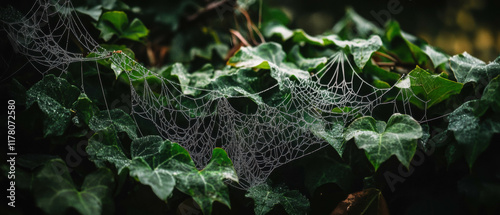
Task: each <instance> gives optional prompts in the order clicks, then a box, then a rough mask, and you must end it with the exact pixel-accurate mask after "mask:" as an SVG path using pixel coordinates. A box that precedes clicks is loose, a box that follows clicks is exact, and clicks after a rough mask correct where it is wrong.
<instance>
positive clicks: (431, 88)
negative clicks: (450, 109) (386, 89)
mask: <svg viewBox="0 0 500 215" xmlns="http://www.w3.org/2000/svg"><path fill="white" fill-rule="evenodd" d="M407 82H410V83H409V84H408V83H407ZM396 87H398V88H401V89H403V90H409V89H411V91H410V92H409V93H408V95H414V96H413V97H412V98H410V102H411V103H412V104H414V105H416V106H417V107H418V108H420V109H425V108H430V107H432V106H433V105H435V104H437V103H439V102H442V101H444V100H446V99H447V98H449V97H450V96H451V95H456V94H459V93H460V91H461V90H462V87H463V84H461V83H457V82H454V81H450V80H448V79H446V78H442V77H441V76H440V75H432V74H430V73H429V72H427V71H425V70H423V69H421V68H420V67H418V66H417V68H415V69H414V70H412V71H411V72H410V73H409V74H408V76H407V77H406V78H405V79H403V80H401V81H400V82H399V83H398V84H396ZM415 96H416V97H415ZM426 104H427V105H426Z"/></svg>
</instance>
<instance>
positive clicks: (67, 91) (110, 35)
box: [2, 0, 500, 214]
mask: <svg viewBox="0 0 500 215" xmlns="http://www.w3.org/2000/svg"><path fill="white" fill-rule="evenodd" d="M228 2H229V3H227V4H228V5H230V6H231V8H232V9H233V10H230V11H229V12H226V13H222V14H221V12H224V11H226V10H222V11H221V10H219V11H216V10H208V11H206V12H205V11H204V10H202V9H200V8H205V7H206V6H207V3H206V2H205V1H201V0H186V1H164V2H163V3H159V4H154V5H151V4H147V3H144V2H134V3H131V2H130V3H129V2H127V3H124V2H122V1H118V0H106V1H103V2H100V1H99V2H98V1H95V2H94V1H86V2H79V1H75V3H74V6H75V9H76V11H77V12H79V13H80V15H81V17H82V20H83V21H84V24H85V25H86V27H87V29H88V30H89V31H90V33H91V34H92V35H94V36H95V38H100V42H102V44H101V46H102V47H104V48H106V49H108V50H109V51H110V52H111V51H114V50H121V51H123V54H126V55H128V56H130V57H131V58H133V59H137V60H138V62H140V63H143V62H144V64H145V65H146V66H150V68H151V72H154V73H156V74H155V75H153V74H150V75H147V74H140V75H139V76H138V77H146V78H141V79H133V78H132V77H128V76H127V75H126V74H125V73H124V72H123V70H127V68H131V67H130V64H132V62H124V64H123V65H114V64H113V63H112V62H111V61H110V60H100V61H98V67H96V64H95V63H82V64H75V65H70V67H69V68H68V71H67V72H66V73H63V74H62V75H59V74H61V73H60V72H58V73H55V74H57V76H56V75H46V76H45V77H43V79H42V80H39V81H38V80H37V81H35V80H36V78H32V77H27V76H28V75H19V76H15V77H14V78H13V79H12V81H11V84H10V85H9V89H10V90H11V94H12V97H13V98H15V99H16V102H17V104H18V112H19V114H18V118H19V119H18V122H19V129H18V133H19V134H18V136H19V140H18V143H19V145H21V144H22V145H21V146H20V148H21V149H20V151H19V153H20V154H22V155H21V156H20V157H19V158H18V159H19V160H18V163H17V164H18V169H16V185H18V189H19V190H18V192H19V195H18V202H19V204H20V206H19V208H24V209H21V210H19V211H17V212H21V213H22V212H23V210H25V211H24V212H31V211H33V210H38V212H39V213H42V212H44V213H47V214H66V213H80V214H112V213H130V214H135V213H144V214H160V213H176V214H186V213H191V214H192V213H200V214H201V213H203V214H211V213H212V214H284V213H287V214H331V213H333V214H346V213H349V214H358V213H362V212H363V211H364V212H368V213H369V214H388V213H389V212H391V213H392V214H422V213H427V212H429V211H434V212H435V213H439V214H461V213H466V214H469V213H472V214H495V213H498V212H499V210H500V208H499V206H498V199H500V170H499V169H498V166H500V159H499V158H498V156H497V155H496V153H497V152H498V150H500V147H499V146H498V144H497V143H498V141H497V140H498V137H499V133H500V77H499V75H500V58H497V59H496V60H494V61H492V62H490V63H485V62H483V61H481V60H479V59H477V58H474V57H473V56H471V55H469V54H467V53H463V54H458V55H454V56H450V55H448V54H446V53H443V52H441V51H440V50H439V49H438V48H435V47H432V46H431V45H429V44H427V43H426V42H425V41H423V40H421V39H419V38H417V37H415V36H413V35H410V34H408V33H406V32H404V31H402V30H401V28H400V26H399V24H398V23H397V22H396V21H389V22H388V23H386V24H385V26H384V27H383V28H382V27H379V26H377V25H376V24H373V23H371V22H369V21H368V20H366V19H364V18H363V17H361V16H359V15H358V14H357V13H356V12H355V11H354V10H352V9H347V10H346V14H345V16H344V18H343V19H342V20H340V21H339V22H338V23H336V24H335V26H334V27H333V29H332V30H331V31H329V32H325V33H324V34H322V35H317V36H311V35H308V34H307V33H306V32H304V31H303V30H301V29H290V28H288V27H287V26H288V24H289V20H288V18H287V17H286V16H285V15H284V13H283V12H281V11H280V10H277V9H273V8H268V7H266V6H265V5H264V6H263V7H262V8H261V7H259V6H260V5H259V4H258V2H257V1H236V3H234V4H231V2H232V1H228ZM238 3H239V5H240V6H241V8H243V10H234V8H235V6H236V5H238ZM226 7H227V5H226ZM207 8H208V7H207ZM223 9H226V8H223ZM200 11H204V12H203V13H202V12H200ZM245 11H248V12H250V14H252V15H254V14H259V11H260V14H261V16H262V17H261V23H260V24H261V25H260V27H259V31H260V34H262V36H263V37H264V39H265V41H266V42H264V41H260V40H259V39H256V38H258V35H257V33H256V32H253V31H245V28H243V27H241V26H245V25H246V24H247V21H248V20H246V19H245V18H244V17H245V16H244V13H245ZM233 17H236V18H233ZM254 19H255V18H254ZM254 21H255V20H254ZM234 25H239V26H240V29H238V31H239V32H240V34H241V35H242V36H243V37H244V38H247V39H248V41H255V42H256V44H252V45H253V46H248V47H241V48H239V49H235V50H233V47H232V46H231V43H230V40H231V34H230V33H229V32H230V31H229V28H228V26H230V27H231V28H232V27H234ZM254 37H255V38H254ZM153 41H155V42H154V45H157V46H163V45H165V46H167V47H168V48H169V50H168V54H167V56H166V57H165V58H166V60H165V62H164V65H163V66H158V65H153V63H152V62H151V61H148V60H147V59H148V58H147V57H145V56H147V54H144V53H145V52H146V51H144V50H145V49H151V47H150V45H148V44H151V43H153ZM234 45H235V44H234ZM237 48H238V47H237ZM339 51H340V52H344V53H346V54H347V55H348V57H349V59H348V60H350V61H351V62H354V65H353V66H354V68H355V69H354V70H355V71H353V72H357V73H358V74H359V75H360V76H361V77H362V78H363V79H364V80H366V81H368V82H369V83H370V84H372V85H373V86H375V87H377V88H380V89H385V88H390V87H391V86H393V85H395V91H397V92H403V93H407V94H410V93H411V94H415V95H416V96H417V97H418V98H420V99H417V98H415V97H413V98H410V99H409V100H408V101H401V102H404V103H406V104H409V105H411V107H412V110H413V112H412V115H411V116H410V115H406V114H398V113H396V114H393V110H383V109H381V110H377V109H376V110H375V111H374V113H373V115H372V116H364V117H357V118H356V119H355V120H353V121H352V122H350V123H349V124H348V125H340V126H339V128H336V129H333V130H331V131H330V130H328V131H326V130H325V129H324V128H323V129H322V130H317V131H312V133H313V134H314V135H317V136H318V137H320V138H323V139H324V140H325V141H326V142H328V143H330V144H331V145H332V147H326V148H323V149H322V150H319V151H318V152H316V153H314V154H311V155H309V156H307V157H305V158H302V159H299V160H296V161H293V162H290V163H288V164H286V165H284V166H282V167H280V168H278V169H276V170H275V172H273V173H272V174H271V176H270V177H269V180H268V182H267V183H264V184H261V185H259V186H255V187H252V188H250V189H249V190H247V191H244V190H239V189H237V188H234V187H232V186H228V185H227V184H228V183H237V182H238V178H237V175H236V172H235V170H234V168H233V166H232V162H231V160H230V159H229V157H228V155H227V153H226V152H225V151H224V150H223V149H221V148H216V149H214V150H213V152H212V159H211V161H210V162H209V163H208V165H207V166H206V167H204V169H201V170H199V169H197V168H196V166H195V164H194V162H193V161H192V160H191V157H190V155H189V153H188V152H187V151H186V150H185V149H184V148H182V147H181V146H180V145H178V144H177V143H173V142H170V141H168V140H164V139H162V138H161V137H160V136H159V134H158V132H157V131H156V130H155V127H154V125H153V124H152V122H149V121H147V120H145V119H141V118H138V117H134V115H130V113H131V108H132V107H131V105H130V87H134V88H135V89H136V90H137V92H138V93H141V92H140V89H143V87H144V84H146V83H147V84H148V85H149V86H151V87H152V88H153V89H152V90H153V91H155V90H156V89H155V88H154V86H159V84H158V83H161V80H159V79H158V77H157V75H159V76H161V77H163V78H166V79H170V80H172V81H173V82H176V83H179V84H180V85H175V86H169V87H178V88H179V89H178V91H177V92H179V93H182V94H184V95H190V96H193V97H196V96H199V97H201V96H203V95H204V93H206V92H205V91H202V90H194V88H188V87H182V86H191V87H195V89H209V90H218V91H220V92H221V94H222V95H228V96H242V97H246V98H247V100H246V101H248V102H245V103H244V105H239V104H240V103H241V101H232V102H233V103H234V105H233V106H235V107H236V108H238V109H239V110H241V111H242V112H245V111H246V112H249V113H250V112H252V111H253V110H252V108H253V109H255V107H257V106H259V105H262V104H266V105H270V106H276V105H277V104H280V103H282V102H283V101H285V100H287V99H289V97H290V92H286V91H280V90H279V89H281V88H278V89H274V90H272V91H270V92H269V93H266V94H262V95H255V93H256V92H260V91H262V90H264V89H268V88H269V87H271V86H274V85H276V84H279V85H285V84H287V83H289V82H290V81H297V80H298V79H307V78H309V76H310V74H315V73H317V72H321V69H322V68H324V67H325V65H326V63H327V61H328V58H327V57H329V56H330V55H331V54H333V53H336V52H339ZM88 56H89V57H92V56H93V53H90V54H89V55H88ZM153 66H156V67H153ZM277 68H279V69H277ZM284 71H285V72H284ZM82 72H83V78H82ZM145 75H147V76H145ZM155 83H156V85H155ZM398 95H400V94H397V93H393V94H392V93H388V94H387V95H385V96H384V98H383V99H386V100H387V101H390V100H403V99H404V98H403V97H401V96H398ZM211 99H217V98H211ZM183 105H195V104H183ZM354 108H355V107H338V108H336V109H333V110H332V112H336V111H337V112H350V111H355V110H354ZM424 114H425V115H426V116H427V118H428V119H433V120H429V121H426V122H424V123H418V122H417V121H416V120H415V119H414V118H417V117H416V116H423V115H424ZM412 116H413V117H412ZM194 117H196V114H195V116H194ZM434 118H435V119H434ZM319 127H321V126H319ZM2 169H3V170H7V166H6V165H3V166H2ZM4 172H5V173H6V172H7V171H4Z"/></svg>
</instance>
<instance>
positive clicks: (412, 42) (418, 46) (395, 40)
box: [384, 21, 443, 68]
mask: <svg viewBox="0 0 500 215" xmlns="http://www.w3.org/2000/svg"><path fill="white" fill-rule="evenodd" d="M384 39H385V45H386V47H387V49H388V50H389V51H390V52H393V53H395V55H397V56H398V58H399V59H400V60H401V61H402V62H404V63H414V64H417V65H419V66H421V67H424V68H436V67H438V66H440V64H442V60H443V59H442V58H443V56H441V55H439V53H436V52H433V51H435V50H434V49H433V48H432V47H427V46H428V45H427V44H426V43H425V42H422V41H420V40H419V39H417V38H416V37H414V36H413V35H410V34H407V33H405V32H403V31H402V30H401V28H400V27H399V23H398V22H396V21H390V22H389V23H388V24H387V29H386V32H385V36H384ZM422 48H423V49H425V50H427V53H426V52H424V51H423V50H422ZM429 54H430V55H432V58H431V56H430V55H429ZM432 59H434V60H435V62H434V61H432ZM438 63H439V64H438Z"/></svg>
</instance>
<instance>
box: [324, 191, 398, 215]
mask: <svg viewBox="0 0 500 215" xmlns="http://www.w3.org/2000/svg"><path fill="white" fill-rule="evenodd" d="M341 214H378V215H388V214H389V209H388V207H387V203H386V201H385V199H384V196H383V195H382V192H381V191H380V190H378V189H374V188H370V189H366V190H362V191H359V192H356V193H351V194H349V196H347V198H346V199H345V200H344V201H342V202H341V203H339V204H338V205H337V207H336V208H335V210H334V211H333V212H332V215H341Z"/></svg>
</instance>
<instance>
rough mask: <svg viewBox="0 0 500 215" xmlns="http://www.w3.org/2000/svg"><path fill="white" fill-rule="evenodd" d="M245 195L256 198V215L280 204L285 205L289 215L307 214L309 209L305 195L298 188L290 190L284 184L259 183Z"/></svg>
mask: <svg viewBox="0 0 500 215" xmlns="http://www.w3.org/2000/svg"><path fill="white" fill-rule="evenodd" d="M245 196H246V197H248V198H252V199H253V200H254V202H255V205H254V212H255V214H256V215H264V214H267V213H268V212H270V211H271V210H272V209H273V208H274V206H275V205H278V204H280V205H281V206H283V208H284V209H285V211H286V212H287V213H288V214H289V215H295V214H297V215H298V214H306V212H307V210H308V209H309V200H308V199H307V198H306V197H305V196H304V195H302V194H301V193H300V192H299V191H297V190H289V189H288V188H287V187H286V186H284V185H279V186H277V187H271V186H269V185H268V184H261V185H257V186H254V187H251V188H250V189H248V192H247V194H246V195H245Z"/></svg>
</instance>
